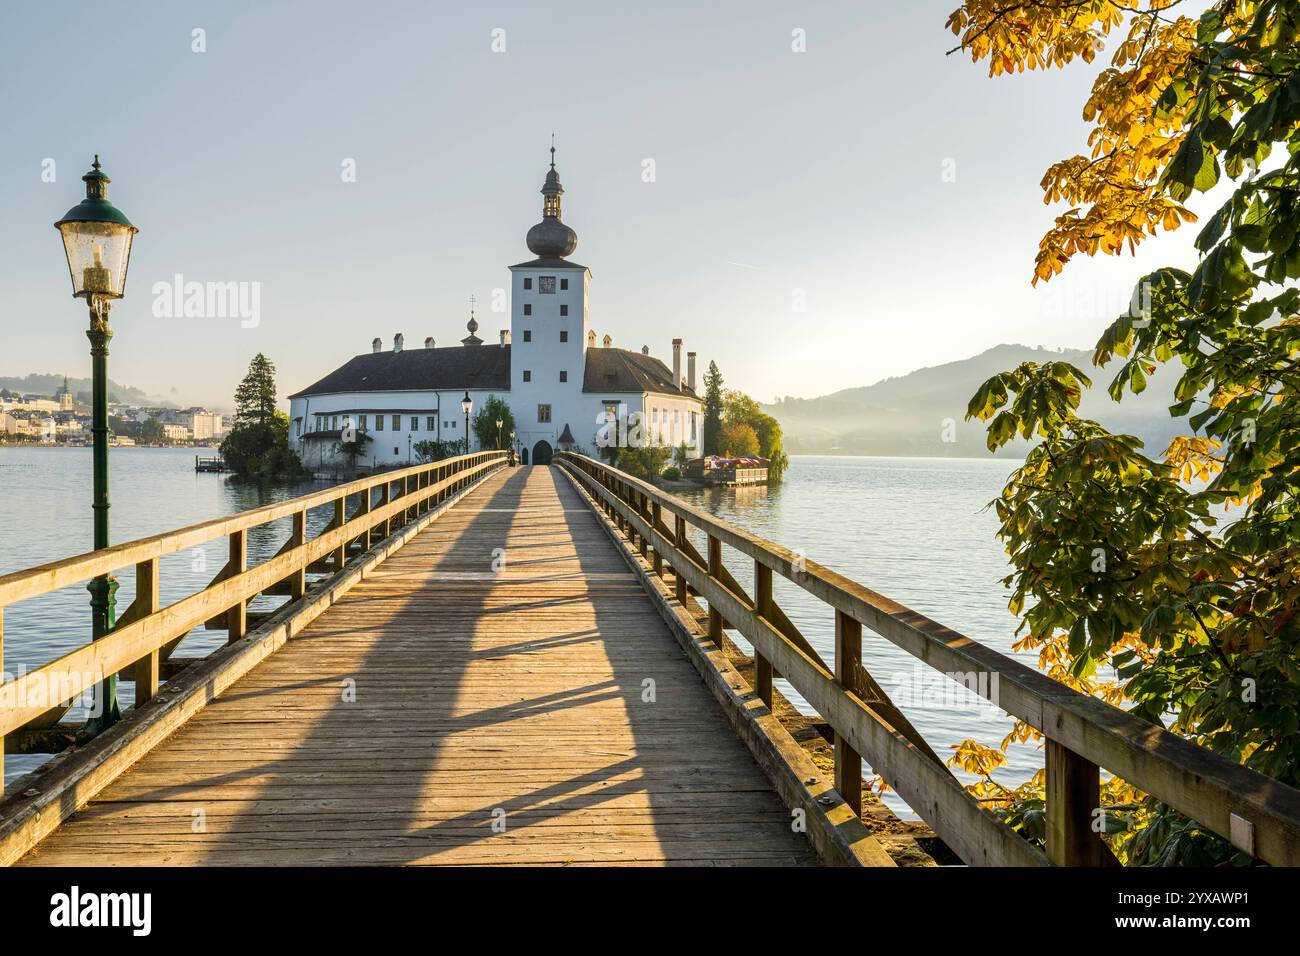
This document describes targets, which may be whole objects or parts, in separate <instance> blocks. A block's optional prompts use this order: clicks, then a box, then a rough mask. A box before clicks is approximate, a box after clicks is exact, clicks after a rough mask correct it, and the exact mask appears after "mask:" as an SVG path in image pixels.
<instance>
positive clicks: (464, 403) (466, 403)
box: [460, 389, 474, 455]
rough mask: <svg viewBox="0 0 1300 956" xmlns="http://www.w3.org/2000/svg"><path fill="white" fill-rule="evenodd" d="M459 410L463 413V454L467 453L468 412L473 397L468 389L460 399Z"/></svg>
mask: <svg viewBox="0 0 1300 956" xmlns="http://www.w3.org/2000/svg"><path fill="white" fill-rule="evenodd" d="M460 410H461V411H462V412H464V413H465V454H467V455H468V454H469V413H470V412H472V411H473V410H474V399H472V398H470V397H469V389H466V390H465V397H464V398H462V399H461V400H460Z"/></svg>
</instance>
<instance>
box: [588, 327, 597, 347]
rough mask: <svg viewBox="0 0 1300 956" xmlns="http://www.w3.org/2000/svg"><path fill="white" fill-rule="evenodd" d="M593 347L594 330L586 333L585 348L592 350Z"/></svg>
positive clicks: (594, 340) (594, 341)
mask: <svg viewBox="0 0 1300 956" xmlns="http://www.w3.org/2000/svg"><path fill="white" fill-rule="evenodd" d="M595 347H596V332H595V330H594V329H589V330H588V331H587V348H589V349H594V348H595Z"/></svg>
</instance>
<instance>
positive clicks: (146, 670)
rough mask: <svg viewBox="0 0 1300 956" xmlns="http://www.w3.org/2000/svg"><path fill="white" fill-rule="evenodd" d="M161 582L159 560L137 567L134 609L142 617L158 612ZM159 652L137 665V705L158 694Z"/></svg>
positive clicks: (145, 702) (147, 561) (145, 657)
mask: <svg viewBox="0 0 1300 956" xmlns="http://www.w3.org/2000/svg"><path fill="white" fill-rule="evenodd" d="M159 592H160V582H159V579H158V559H157V558H149V559H148V560H146V561H141V562H140V563H139V564H137V565H136V566H135V601H134V602H132V606H133V607H138V608H139V614H140V616H141V617H148V616H149V615H150V614H153V613H154V612H155V611H157V610H158V607H159ZM158 661H159V658H158V651H157V650H152V651H150V652H149V653H148V654H146V655H145V656H144V657H142V658H140V660H139V661H138V662H137V663H136V665H135V673H134V677H135V705H136V706H137V707H139V706H141V705H142V704H147V703H148V702H149V701H151V700H153V699H154V697H155V696H156V695H157V694H158V679H159V663H158Z"/></svg>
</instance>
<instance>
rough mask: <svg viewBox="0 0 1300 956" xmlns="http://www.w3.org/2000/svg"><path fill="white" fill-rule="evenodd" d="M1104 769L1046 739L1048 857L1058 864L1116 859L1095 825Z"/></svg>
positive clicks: (1099, 863)
mask: <svg viewBox="0 0 1300 956" xmlns="http://www.w3.org/2000/svg"><path fill="white" fill-rule="evenodd" d="M1100 806H1101V772H1100V770H1099V769H1098V767H1097V765H1096V764H1095V763H1092V762H1091V761H1089V760H1085V759H1084V758H1083V757H1080V756H1079V755H1078V754H1076V753H1075V752H1074V751H1072V750H1070V749H1069V748H1068V747H1066V746H1064V745H1063V744H1059V743H1057V742H1056V741H1055V740H1053V739H1052V738H1050V737H1048V738H1047V858H1048V859H1049V860H1051V861H1052V863H1053V864H1055V865H1056V866H1105V865H1107V864H1108V863H1110V862H1111V861H1112V860H1113V859H1114V858H1113V857H1112V855H1111V853H1110V849H1109V848H1108V847H1107V846H1106V844H1105V843H1104V842H1103V841H1102V839H1101V833H1100V832H1099V831H1098V830H1097V829H1096V828H1095V827H1094V823H1096V822H1097V820H1098V817H1097V815H1096V814H1097V812H1098V810H1099V808H1100Z"/></svg>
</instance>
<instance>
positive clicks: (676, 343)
mask: <svg viewBox="0 0 1300 956" xmlns="http://www.w3.org/2000/svg"><path fill="white" fill-rule="evenodd" d="M681 387H682V340H681V339H673V388H681Z"/></svg>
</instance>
